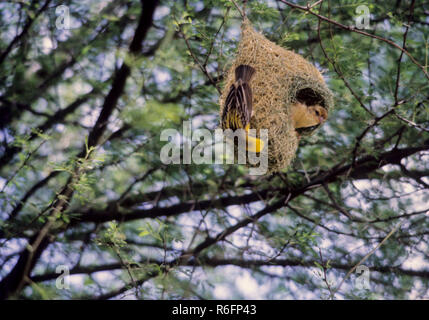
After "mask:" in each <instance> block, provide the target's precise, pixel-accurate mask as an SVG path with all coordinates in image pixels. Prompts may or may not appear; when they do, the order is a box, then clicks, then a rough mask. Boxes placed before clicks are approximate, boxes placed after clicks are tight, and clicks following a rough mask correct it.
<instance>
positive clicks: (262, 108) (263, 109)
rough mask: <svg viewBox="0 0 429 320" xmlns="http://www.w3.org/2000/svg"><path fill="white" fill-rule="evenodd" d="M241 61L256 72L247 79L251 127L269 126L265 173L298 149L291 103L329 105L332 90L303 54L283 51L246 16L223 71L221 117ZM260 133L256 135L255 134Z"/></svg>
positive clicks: (281, 166) (284, 164) (285, 163)
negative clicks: (233, 54)
mask: <svg viewBox="0 0 429 320" xmlns="http://www.w3.org/2000/svg"><path fill="white" fill-rule="evenodd" d="M241 64H246V65H250V66H252V67H253V68H255V70H256V72H255V74H254V76H253V77H252V79H251V81H250V85H251V88H252V92H253V116H252V118H251V121H250V128H252V129H256V130H257V132H258V133H259V130H260V129H268V173H272V172H276V171H280V170H282V169H284V168H286V167H287V166H288V165H289V164H290V163H291V161H292V160H293V158H294V156H295V153H296V150H297V148H298V138H297V135H296V132H295V130H294V127H293V124H292V119H291V116H290V106H291V104H293V103H295V102H297V101H299V102H304V103H306V104H307V105H313V104H319V105H321V106H323V107H325V108H326V109H327V110H329V108H331V107H332V104H333V99H332V93H331V91H330V90H329V89H328V88H327V86H326V84H325V81H324V80H323V77H322V75H321V74H320V72H319V71H318V70H317V69H316V67H314V66H313V65H312V64H311V63H309V62H308V61H307V60H305V59H304V58H303V57H302V56H300V55H298V54H296V53H294V52H292V51H289V50H286V49H284V48H282V47H280V46H278V45H276V44H275V43H273V42H271V41H269V40H268V39H267V38H265V37H264V36H263V35H262V34H260V33H258V32H256V31H255V30H254V29H253V27H252V25H251V23H250V22H249V21H248V20H247V19H245V20H244V21H243V25H242V33H241V41H240V43H239V46H238V52H237V56H236V58H235V60H234V61H233V64H232V65H231V66H230V68H229V70H228V71H227V73H226V82H225V86H224V89H223V92H222V95H221V97H220V115H221V116H222V112H223V108H224V105H225V99H226V97H227V95H228V92H229V88H230V87H231V85H232V84H233V83H234V81H235V74H234V70H235V68H236V67H237V66H239V65H241ZM258 136H259V135H258Z"/></svg>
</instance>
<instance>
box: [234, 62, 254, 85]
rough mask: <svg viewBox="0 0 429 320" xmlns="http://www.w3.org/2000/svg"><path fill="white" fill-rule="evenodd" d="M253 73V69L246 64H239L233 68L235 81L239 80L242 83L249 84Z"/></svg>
mask: <svg viewBox="0 0 429 320" xmlns="http://www.w3.org/2000/svg"><path fill="white" fill-rule="evenodd" d="M254 73H255V69H254V68H252V67H251V66H248V65H246V64H241V65H239V66H238V67H237V68H235V81H238V80H240V79H241V80H242V81H243V82H249V81H250V79H251V78H252V76H253V74H254Z"/></svg>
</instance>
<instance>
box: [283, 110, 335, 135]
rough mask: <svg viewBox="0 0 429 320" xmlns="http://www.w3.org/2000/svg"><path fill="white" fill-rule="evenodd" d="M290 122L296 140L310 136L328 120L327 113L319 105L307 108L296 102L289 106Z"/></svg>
mask: <svg viewBox="0 0 429 320" xmlns="http://www.w3.org/2000/svg"><path fill="white" fill-rule="evenodd" d="M291 114H292V121H293V125H294V127H295V130H296V132H297V136H298V139H300V138H301V136H303V135H310V134H312V133H313V132H314V130H316V129H317V128H318V127H320V125H321V124H323V123H324V122H325V121H326V119H327V118H328V111H327V110H326V109H325V108H324V107H322V106H321V105H319V104H314V105H310V106H308V105H307V104H305V103H302V102H296V103H294V104H293V105H292V106H291Z"/></svg>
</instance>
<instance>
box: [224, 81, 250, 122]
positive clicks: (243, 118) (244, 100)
mask: <svg viewBox="0 0 429 320" xmlns="http://www.w3.org/2000/svg"><path fill="white" fill-rule="evenodd" d="M251 114H252V90H251V88H250V86H249V85H248V84H247V83H245V82H242V81H241V80H239V81H237V82H236V83H235V84H234V85H232V86H231V88H230V90H229V93H228V96H227V97H226V100H225V107H224V110H223V114H222V128H223V129H232V130H236V129H244V128H246V127H247V125H248V124H249V123H250V117H251Z"/></svg>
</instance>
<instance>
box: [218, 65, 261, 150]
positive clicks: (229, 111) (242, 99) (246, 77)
mask: <svg viewBox="0 0 429 320" xmlns="http://www.w3.org/2000/svg"><path fill="white" fill-rule="evenodd" d="M254 73H255V69H254V68H252V67H251V66H248V65H240V66H238V67H237V68H235V83H233V84H232V85H231V87H230V89H229V93H228V96H227V97H226V100H225V107H224V109H223V113H222V129H224V130H226V129H231V130H233V131H235V130H237V129H244V130H245V135H246V150H247V151H251V152H261V150H262V149H263V148H264V142H263V141H262V140H261V139H258V138H255V137H252V136H249V134H248V132H249V128H250V118H251V117H252V88H251V87H250V84H249V82H250V80H251V78H252V76H253V74H254Z"/></svg>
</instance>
